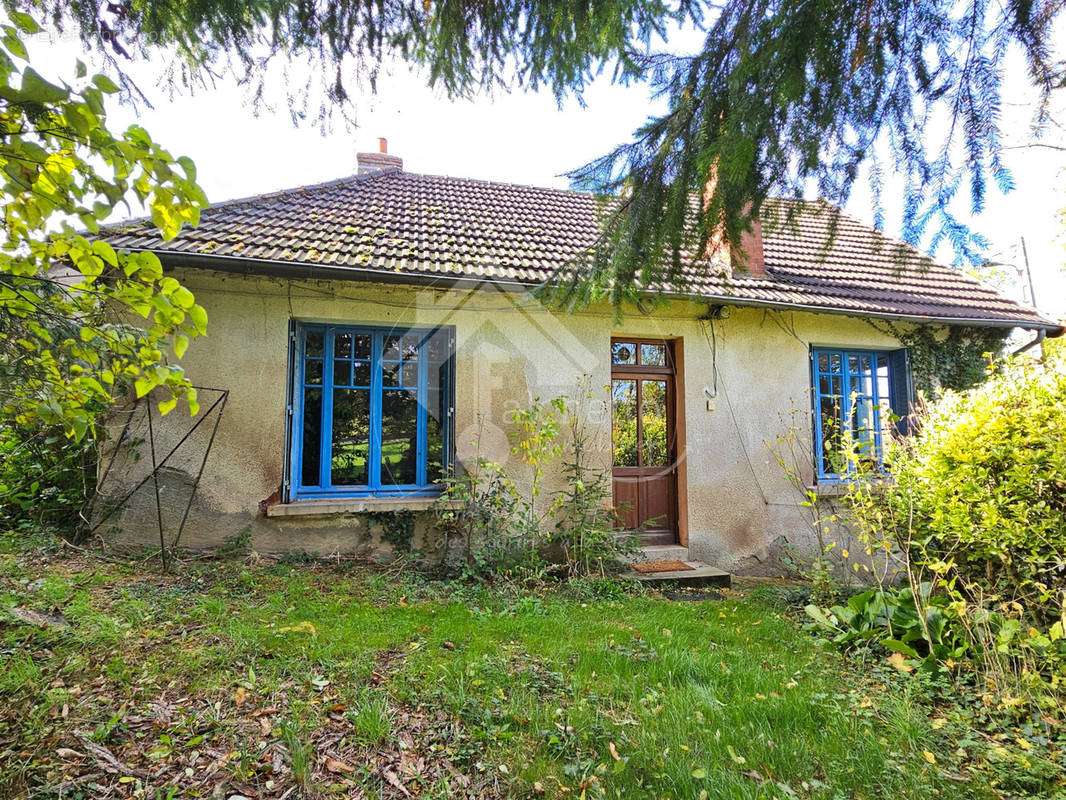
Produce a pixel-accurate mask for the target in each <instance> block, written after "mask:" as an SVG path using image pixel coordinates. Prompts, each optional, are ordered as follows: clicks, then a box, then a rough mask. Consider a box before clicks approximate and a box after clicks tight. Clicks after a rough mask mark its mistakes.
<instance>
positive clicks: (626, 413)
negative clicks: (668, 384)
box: [611, 378, 638, 467]
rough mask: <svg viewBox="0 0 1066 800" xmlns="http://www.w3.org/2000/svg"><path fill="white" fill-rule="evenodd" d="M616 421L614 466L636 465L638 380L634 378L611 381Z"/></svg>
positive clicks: (613, 427)
mask: <svg viewBox="0 0 1066 800" xmlns="http://www.w3.org/2000/svg"><path fill="white" fill-rule="evenodd" d="M611 399H612V403H611V406H612V408H613V414H614V422H613V426H612V437H611V438H612V441H613V446H614V466H616V467H635V466H637V465H638V462H637V382H636V380H634V379H632V378H615V379H614V380H613V381H611Z"/></svg>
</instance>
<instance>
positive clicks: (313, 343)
mask: <svg viewBox="0 0 1066 800" xmlns="http://www.w3.org/2000/svg"><path fill="white" fill-rule="evenodd" d="M323 341H324V339H323V335H322V331H308V332H307V345H306V349H305V350H304V355H305V356H307V357H308V358H315V357H318V358H322V343H323Z"/></svg>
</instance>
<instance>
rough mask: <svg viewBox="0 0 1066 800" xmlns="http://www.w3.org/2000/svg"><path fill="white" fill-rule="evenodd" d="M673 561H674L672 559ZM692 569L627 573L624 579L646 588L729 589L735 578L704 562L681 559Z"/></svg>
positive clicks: (657, 559) (660, 559)
mask: <svg viewBox="0 0 1066 800" xmlns="http://www.w3.org/2000/svg"><path fill="white" fill-rule="evenodd" d="M647 560H648V561H666V560H667V559H665V558H655V559H651V558H649V559H647ZM671 560H672V559H671ZM680 560H681V561H684V562H685V563H686V564H688V565H689V566H690V567H692V569H684V570H676V571H671V572H648V573H643V572H637V571H636V570H633V571H631V572H625V573H623V574H622V577H623V578H631V579H633V580H637V581H640V582H641V583H643V584H645V585H646V586H657V587H658V586H723V587H728V586H730V585H731V584H732V582H733V577H732V576H731V575H730V574H729V573H728V572H724V571H723V570H720V569H718V567H712V566H711V565H709V564H704V563H703V562H702V561H689V560H688V559H684V558H683V559H680Z"/></svg>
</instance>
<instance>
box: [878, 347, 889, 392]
mask: <svg viewBox="0 0 1066 800" xmlns="http://www.w3.org/2000/svg"><path fill="white" fill-rule="evenodd" d="M890 394H891V384H890V383H889V381H888V356H878V357H877V397H878V399H879V400H881V402H882V403H888V401H889V395H890Z"/></svg>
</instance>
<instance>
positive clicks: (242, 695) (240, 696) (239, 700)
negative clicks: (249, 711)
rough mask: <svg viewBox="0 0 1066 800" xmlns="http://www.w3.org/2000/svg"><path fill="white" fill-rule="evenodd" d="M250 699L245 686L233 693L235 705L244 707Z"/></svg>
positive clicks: (239, 687)
mask: <svg viewBox="0 0 1066 800" xmlns="http://www.w3.org/2000/svg"><path fill="white" fill-rule="evenodd" d="M247 699H248V692H247V691H245V688H244V687H243V686H238V687H237V691H236V692H234V693H233V704H234V705H238V706H241V705H244V701H245V700H247Z"/></svg>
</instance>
